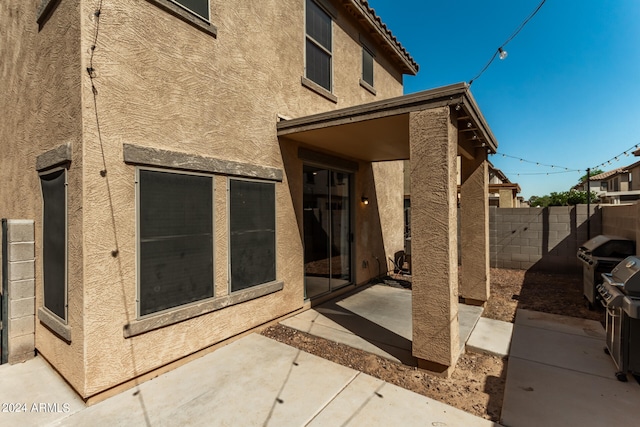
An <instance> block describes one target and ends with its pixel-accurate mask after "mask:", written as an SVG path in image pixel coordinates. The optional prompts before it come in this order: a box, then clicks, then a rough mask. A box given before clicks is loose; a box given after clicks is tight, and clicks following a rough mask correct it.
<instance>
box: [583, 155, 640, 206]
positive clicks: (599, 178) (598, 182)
mask: <svg viewBox="0 0 640 427" xmlns="http://www.w3.org/2000/svg"><path fill="white" fill-rule="evenodd" d="M639 180H640V162H635V163H632V164H630V165H628V166H623V167H620V168H616V169H613V170H610V171H606V172H603V173H600V174H597V175H593V176H591V177H590V178H589V187H590V188H591V191H593V192H595V193H596V195H597V196H598V200H599V203H606V204H613V205H619V204H621V203H631V202H635V201H636V200H639V199H640V184H638V182H639ZM586 187H587V184H586V180H585V181H582V182H581V183H580V184H578V185H576V186H575V187H574V188H575V189H578V190H582V191H585V189H586Z"/></svg>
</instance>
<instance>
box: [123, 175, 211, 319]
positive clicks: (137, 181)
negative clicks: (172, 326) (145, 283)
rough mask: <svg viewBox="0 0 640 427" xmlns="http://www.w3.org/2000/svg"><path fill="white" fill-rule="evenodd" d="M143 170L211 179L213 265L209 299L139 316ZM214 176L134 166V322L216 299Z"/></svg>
mask: <svg viewBox="0 0 640 427" xmlns="http://www.w3.org/2000/svg"><path fill="white" fill-rule="evenodd" d="M142 170H145V171H154V172H164V173H171V174H175V175H192V176H204V177H208V178H210V179H211V193H212V194H211V227H212V228H211V230H212V234H213V239H212V244H211V257H212V263H213V274H212V282H211V288H212V289H213V293H212V295H211V296H210V297H208V298H204V299H201V300H197V301H192V302H189V303H186V304H181V305H177V306H175V307H169V308H165V309H163V310H159V311H154V312H153V313H149V314H145V315H141V314H140V313H141V311H140V303H141V292H140V284H141V281H140V273H141V272H140V261H141V258H140V257H141V253H142V252H141V250H140V249H141V245H140V213H141V209H140V171H142ZM215 183H216V180H215V176H214V175H212V174H207V173H201V172H191V171H181V170H175V169H170V168H155V167H148V166H136V170H135V198H136V233H135V239H136V320H139V321H140V320H145V319H148V318H152V317H154V316H159V315H166V314H168V313H172V312H175V311H176V310H181V309H186V308H188V307H191V306H195V305H198V304H202V303H204V302H207V301H211V300H214V299H215V298H216V286H215V284H216V257H215V254H216V239H215V223H216V218H215V213H216V211H215V200H216V199H215V194H216V187H215Z"/></svg>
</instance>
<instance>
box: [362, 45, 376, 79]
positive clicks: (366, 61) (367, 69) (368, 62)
mask: <svg viewBox="0 0 640 427" xmlns="http://www.w3.org/2000/svg"><path fill="white" fill-rule="evenodd" d="M362 80H363V81H364V82H365V83H367V84H368V85H370V86H372V87H373V54H372V53H371V52H369V50H368V49H367V48H366V47H362Z"/></svg>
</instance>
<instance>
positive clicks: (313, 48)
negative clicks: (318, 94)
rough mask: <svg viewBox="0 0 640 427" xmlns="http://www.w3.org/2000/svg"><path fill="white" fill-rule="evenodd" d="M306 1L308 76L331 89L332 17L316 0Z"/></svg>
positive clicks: (306, 66) (306, 68)
mask: <svg viewBox="0 0 640 427" xmlns="http://www.w3.org/2000/svg"><path fill="white" fill-rule="evenodd" d="M306 2H307V3H306V4H307V6H306V48H305V49H306V64H305V72H306V77H307V78H308V79H309V80H312V81H313V82H315V83H317V84H318V85H320V86H322V87H323V88H325V89H326V90H328V91H331V56H332V37H331V17H330V16H329V14H327V13H326V12H325V11H324V10H323V9H322V8H321V7H320V6H318V4H316V2H315V1H313V0H306Z"/></svg>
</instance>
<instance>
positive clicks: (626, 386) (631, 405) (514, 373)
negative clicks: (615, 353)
mask: <svg viewBox="0 0 640 427" xmlns="http://www.w3.org/2000/svg"><path fill="white" fill-rule="evenodd" d="M612 368H613V364H612ZM638 402H640V386H638V384H637V383H636V382H635V381H633V380H632V381H630V382H628V383H621V382H619V381H617V380H616V379H615V378H603V377H601V376H597V375H590V374H585V373H583V372H578V371H572V370H568V369H564V368H558V367H556V366H550V365H546V364H544V363H539V362H534V361H530V360H524V359H519V358H514V357H513V356H511V357H510V358H509V367H508V369H507V383H506V389H505V398H504V403H503V407H502V417H501V423H502V424H503V425H505V426H514V427H529V426H531V427H539V426H548V427H553V426H558V427H566V426H580V427H602V426H633V425H637V424H638V417H637V414H636V410H637V407H638Z"/></svg>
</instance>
